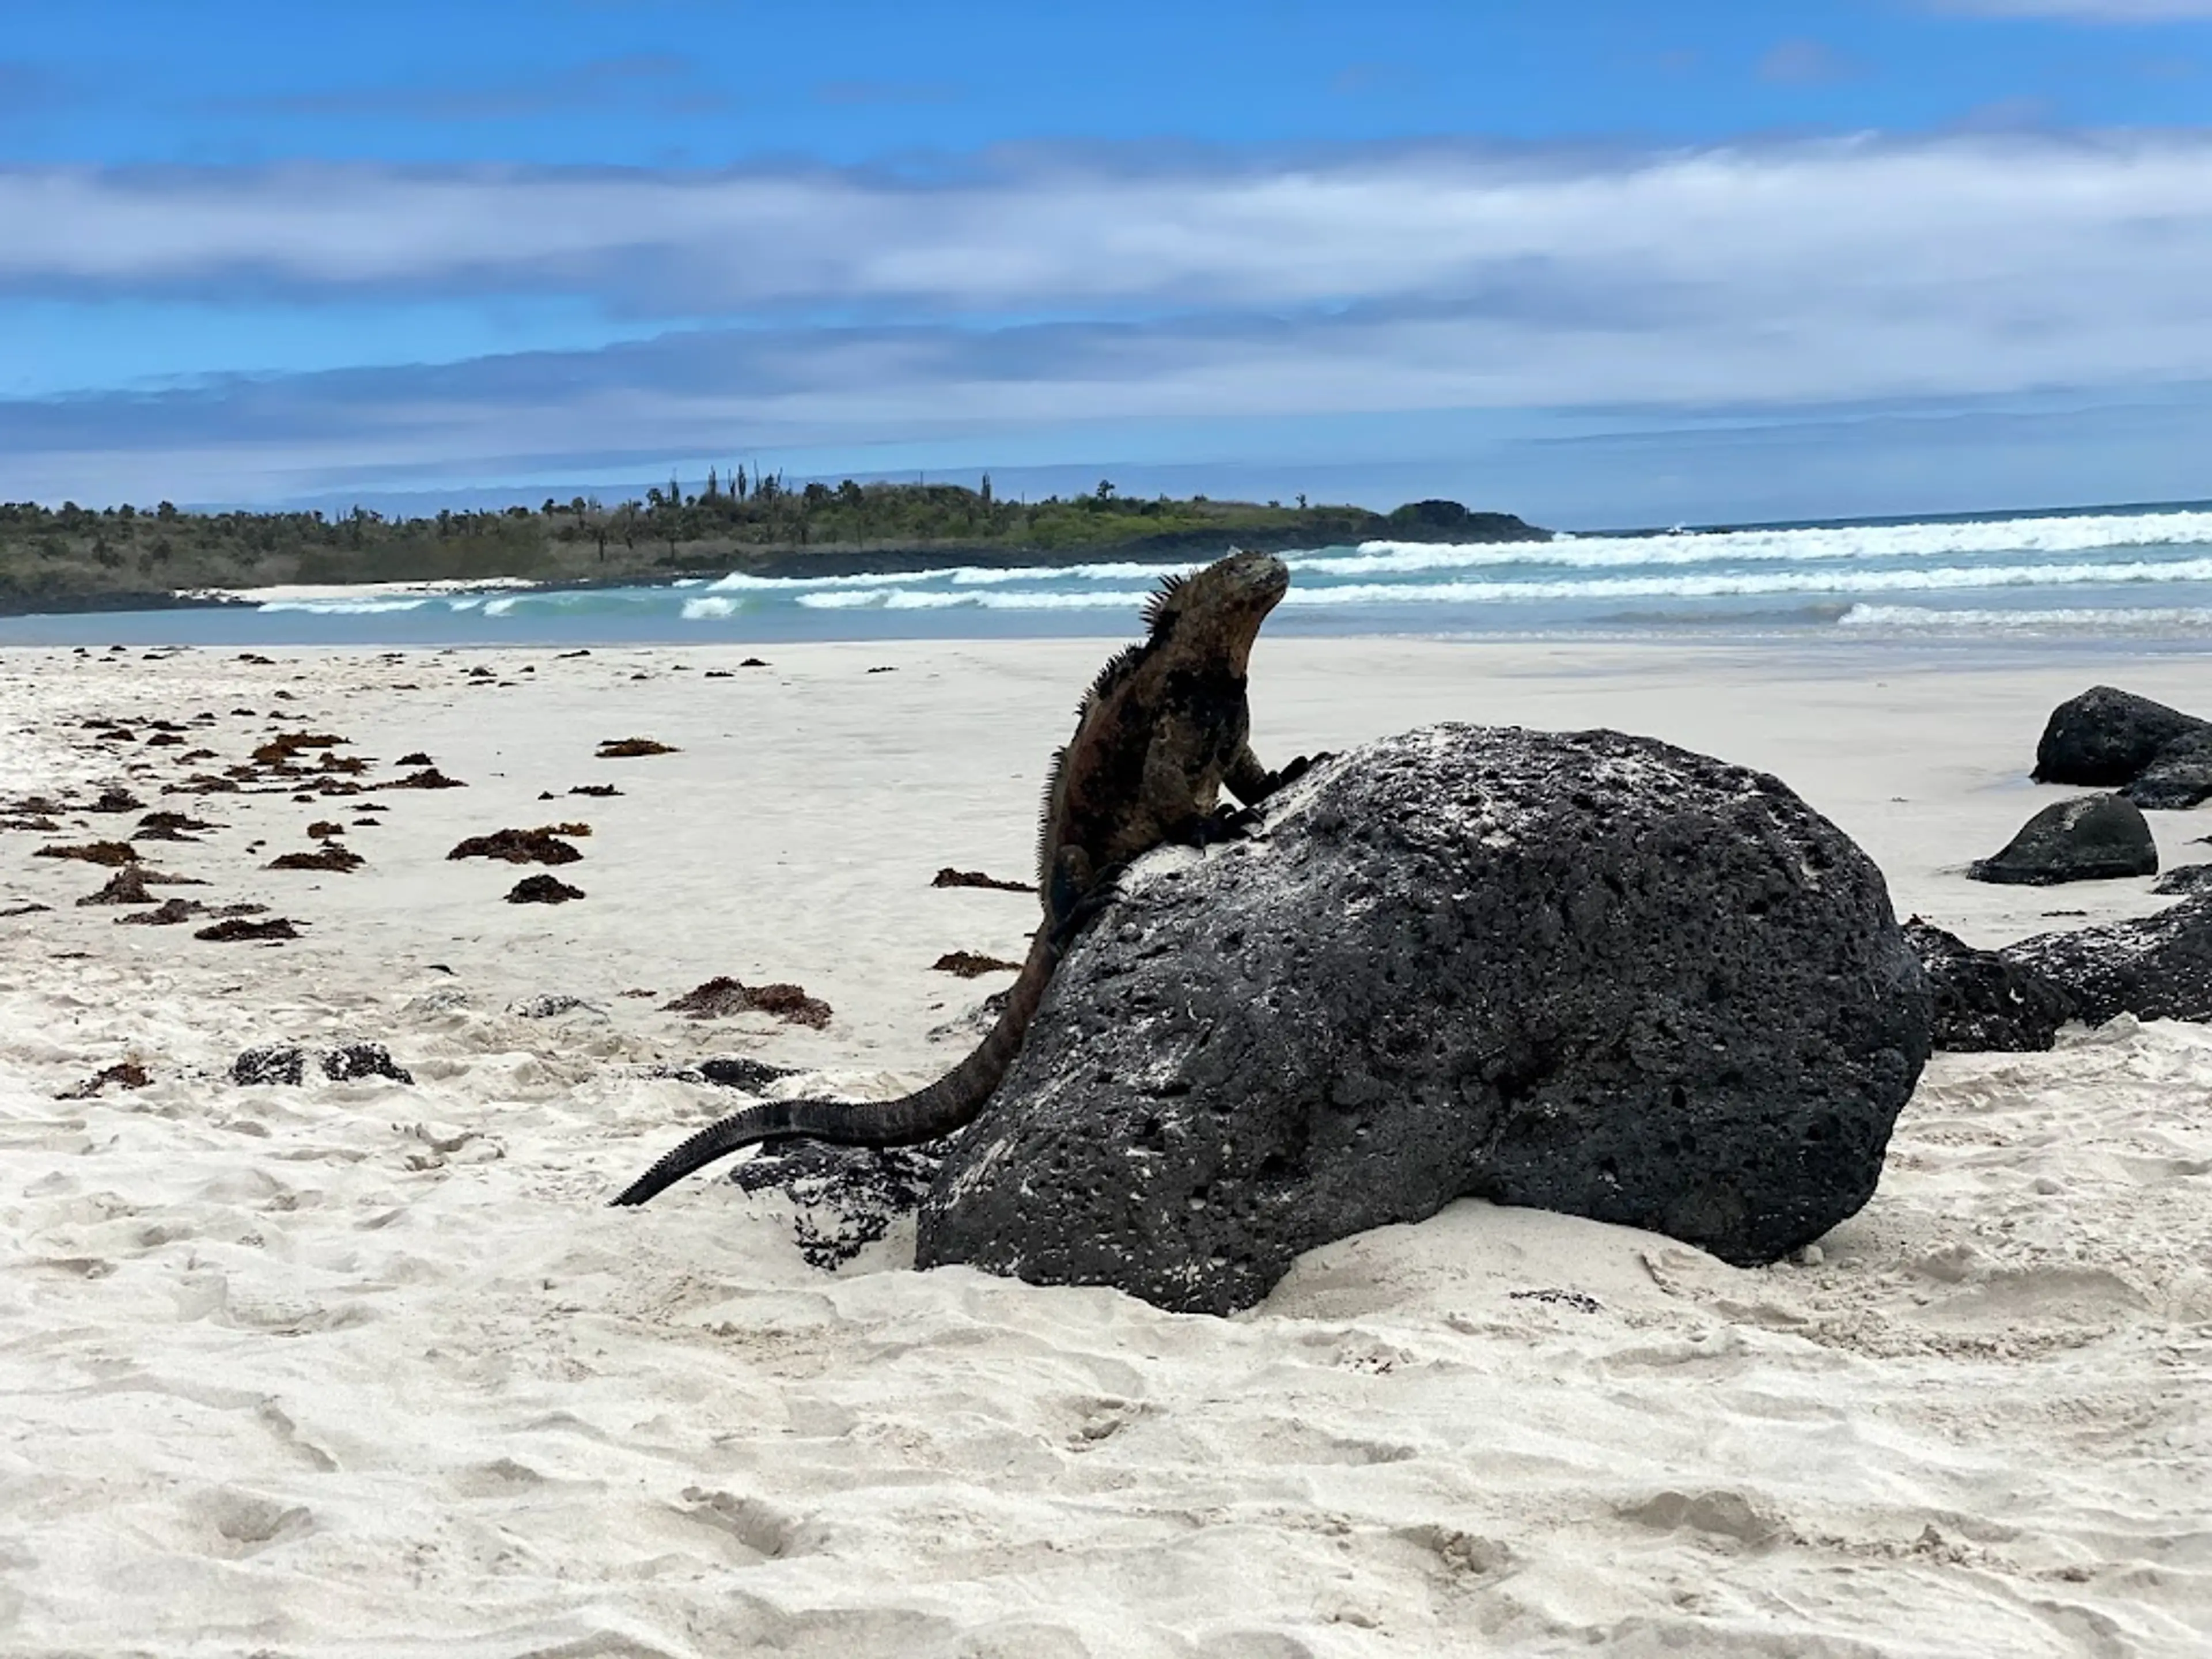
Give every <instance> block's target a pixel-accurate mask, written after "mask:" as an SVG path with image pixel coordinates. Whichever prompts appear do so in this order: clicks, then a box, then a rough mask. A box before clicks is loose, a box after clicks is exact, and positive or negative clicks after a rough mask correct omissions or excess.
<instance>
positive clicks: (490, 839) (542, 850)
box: [446, 824, 590, 864]
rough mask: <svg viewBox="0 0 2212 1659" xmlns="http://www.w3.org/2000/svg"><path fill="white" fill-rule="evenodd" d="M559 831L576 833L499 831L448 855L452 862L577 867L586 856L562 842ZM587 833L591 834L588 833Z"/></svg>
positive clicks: (554, 828)
mask: <svg viewBox="0 0 2212 1659" xmlns="http://www.w3.org/2000/svg"><path fill="white" fill-rule="evenodd" d="M556 831H566V832H568V833H569V834H574V827H573V826H572V825H568V824H560V825H556V826H550V827H547V828H544V829H498V830H495V831H493V832H492V833H491V834H490V835H489V836H470V837H469V838H468V839H467V840H466V841H465V842H462V843H461V844H460V845H459V846H458V847H456V848H453V851H452V852H450V853H448V854H446V857H447V859H448V860H453V859H497V860H500V861H501V863H503V864H574V863H575V862H576V861H577V860H579V859H580V858H582V857H583V856H584V855H583V854H581V853H580V852H578V851H577V850H576V849H575V848H573V847H571V846H569V845H568V842H565V841H562V839H561V836H560V835H559V834H558V833H556ZM585 833H586V834H589V833H590V832H589V830H588V829H587V830H586V832H585Z"/></svg>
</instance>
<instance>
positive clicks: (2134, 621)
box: [1836, 605, 2212, 633]
mask: <svg viewBox="0 0 2212 1659" xmlns="http://www.w3.org/2000/svg"><path fill="white" fill-rule="evenodd" d="M1836 624H1837V626H1838V627H1840V628H1894V629H1930V630H1936V629H1976V630H1981V629H1996V630H2000V631H2003V632H2007V633H2080V632H2084V631H2089V632H2113V633H2155V632H2166V631H2170V630H2176V629H2185V630H2190V631H2197V630H2202V631H2204V632H2208V633H2212V608H2207V607H2204V606H2202V605H2174V606H2167V607H2159V606H2148V605H2137V606H2123V605H2114V606H2111V607H2101V608H2100V607H2097V606H2093V605H2078V606H2074V607H2071V608H2067V609H2057V610H2048V611H2030V610H2019V611H1986V610H1972V609H1967V608H1964V607H1961V608H1959V609H1956V610H1951V609H1946V608H1944V607H1942V606H1941V605H1853V606H1851V607H1850V609H1849V610H1848V611H1844V614H1843V615H1842V616H1840V617H1837V618H1836Z"/></svg>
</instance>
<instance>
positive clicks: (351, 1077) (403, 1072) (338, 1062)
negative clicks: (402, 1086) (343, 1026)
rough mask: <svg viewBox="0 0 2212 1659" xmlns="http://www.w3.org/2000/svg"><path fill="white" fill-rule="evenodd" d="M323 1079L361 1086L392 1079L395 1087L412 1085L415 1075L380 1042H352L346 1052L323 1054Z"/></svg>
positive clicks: (331, 1051)
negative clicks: (366, 1080) (364, 1082)
mask: <svg viewBox="0 0 2212 1659" xmlns="http://www.w3.org/2000/svg"><path fill="white" fill-rule="evenodd" d="M322 1065H323V1075H324V1076H325V1077H326V1078H328V1079H330V1080H331V1082H333V1083H357V1082H359V1081H360V1080H361V1079H363V1078H368V1077H382V1078H389V1079H392V1081H393V1082H394V1083H406V1084H412V1083H413V1082H414V1081H415V1076H414V1073H411V1072H410V1071H409V1070H408V1069H407V1068H406V1067H405V1066H402V1065H400V1064H399V1063H398V1061H397V1060H393V1059H392V1051H391V1050H390V1049H389V1048H386V1047H385V1046H384V1045H383V1044H382V1043H380V1042H349V1043H348V1044H347V1045H346V1046H345V1047H344V1048H327V1049H325V1050H324V1052H323V1054H322Z"/></svg>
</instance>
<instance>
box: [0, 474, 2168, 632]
mask: <svg viewBox="0 0 2212 1659" xmlns="http://www.w3.org/2000/svg"><path fill="white" fill-rule="evenodd" d="M1284 557H1285V562H1287V563H1288V564H1289V565H1290V567H1291V592H1290V594H1289V596H1288V598H1287V599H1285V602H1284V605H1283V608H1282V609H1281V610H1280V611H1279V612H1278V613H1277V615H1276V617H1275V618H1274V620H1273V622H1271V623H1270V624H1269V627H1270V629H1271V631H1273V632H1276V633H1282V632H1293V633H1298V632H1303V633H1327V634H1374V633H1386V634H1387V633H1401V634H1424V635H1436V634H1442V635H1461V634H1464V635H1513V636H1527V635H1565V636H1621V635H1628V636H1637V635H1654V634H1658V635H1682V634H1689V635H1720V636H1726V637H1747V636H1784V637H1798V638H1804V637H1808V636H1815V635H1817V636H1820V637H1826V638H1854V637H1865V638H1875V637H1879V638H1895V637H1899V636H1903V637H1909V638H1940V637H1968V638H1980V639H1991V640H1994V639H1997V638H2019V639H2039V638H2047V639H2054V640H2057V639H2069V638H2106V637H2111V636H2114V635H2121V636H2129V637H2135V638H2142V639H2157V640H2164V641H2181V642H2186V641H2199V640H2201V641H2212V507H2208V506H2203V505H2198V506H2191V507H2160V508H2142V509H2127V510H2117V511H2104V512H2082V513H2052V514H2042V515H2014V516H1985V517H1975V518H1964V517H1962V518H1951V519H1936V520H1922V521H1913V522H1883V523H1875V524H1823V525H1807V526H1782V527H1776V528H1765V529H1748V530H1726V531H1699V532H1667V533H1662V534H1639V535H1619V536H1615V535H1592V536H1562V537H1560V538H1558V539H1556V540H1553V541H1549V542H1525V543H1482V544H1471V545H1440V544H1416V543H1398V542H1369V543H1365V544H1362V545H1360V546H1358V547H1323V548H1315V549H1311V550H1298V551H1293V552H1290V553H1287V554H1285V556H1284ZM1173 568H1186V567H1180V566H1163V565H1158V564H1136V563H1125V562H1098V563H1092V564H1082V565H1074V566H1069V567H1065V568H1050V567H1038V568H1026V569H988V568H959V569H950V570H934V571H915V572H911V573H903V574H890V575H881V574H878V575H866V576H828V577H818V578H812V579H807V580H776V579H769V578H763V577H753V576H743V575H731V576H726V577H724V578H722V579H720V580H704V579H702V580H689V581H680V582H675V583H671V584H666V585H662V586H636V587H602V588H583V589H532V590H526V591H520V590H515V589H472V590H465V591H442V592H433V591H428V590H419V589H418V590H406V591H395V590H391V589H374V590H364V589H355V590H334V589H323V590H304V589H303V590H292V591H284V590H265V591H264V592H262V593H260V594H258V595H253V596H250V597H252V598H253V599H255V601H256V602H255V603H253V604H252V605H240V606H230V607H226V608H223V609H222V610H185V611H137V612H106V613H100V614H96V615H88V616H67V617H12V618H0V644H34V643H52V644H80V643H82V644H91V643H103V642H117V643H134V644H157V643H189V644H236V645H307V644H334V645H337V644H362V645H369V644H374V645H425V644H435V645H501V644H505V645H529V646H536V645H546V644H562V645H579V644H592V643H605V644H618V643H625V642H647V641H673V642H681V643H693V642H696V643H707V642H712V641H730V642H742V641H757V642H761V643H772V642H775V641H785V640H808V639H878V638H911V637H916V636H979V635H980V636H1000V637H1006V636H1025V635H1061V634H1098V635H1126V634H1128V633H1130V632H1132V631H1133V629H1134V628H1135V626H1136V617H1137V613H1138V611H1139V607H1140V606H1141V605H1142V603H1143V601H1144V598H1145V595H1146V593H1147V592H1149V591H1150V589H1151V588H1152V586H1153V584H1154V583H1156V582H1157V581H1158V579H1159V577H1160V575H1161V574H1162V573H1163V571H1164V570H1167V569H1173Z"/></svg>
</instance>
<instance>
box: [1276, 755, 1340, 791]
mask: <svg viewBox="0 0 2212 1659" xmlns="http://www.w3.org/2000/svg"><path fill="white" fill-rule="evenodd" d="M1335 758H1336V757H1335V756H1334V755H1333V754H1331V753H1330V752H1329V751H1328V750H1326V749H1324V750H1322V751H1321V752H1320V753H1319V754H1316V755H1301V756H1299V757H1297V759H1296V760H1294V761H1292V762H1291V763H1290V764H1289V765H1287V766H1285V767H1284V768H1283V769H1282V770H1281V771H1279V772H1276V773H1273V774H1271V775H1269V776H1268V779H1267V793H1269V794H1271V795H1272V794H1273V793H1275V791H1277V790H1278V789H1281V788H1285V787H1287V786H1289V785H1291V784H1293V783H1296V782H1297V781H1298V780H1299V779H1300V778H1302V777H1304V776H1305V775H1306V774H1307V773H1309V772H1310V771H1312V770H1313V769H1314V768H1315V767H1316V766H1319V765H1320V764H1321V763H1322V762H1323V761H1333V760H1334V759H1335Z"/></svg>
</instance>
